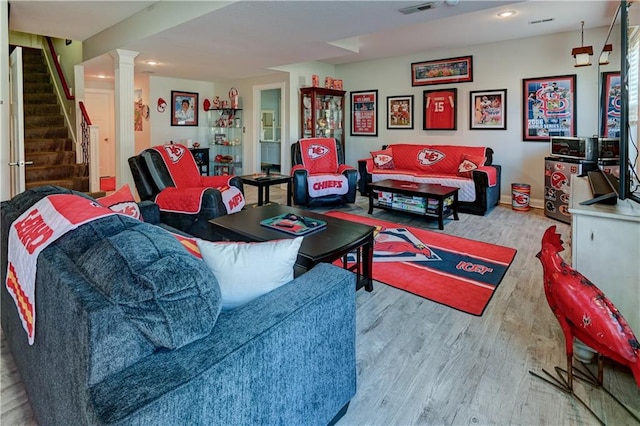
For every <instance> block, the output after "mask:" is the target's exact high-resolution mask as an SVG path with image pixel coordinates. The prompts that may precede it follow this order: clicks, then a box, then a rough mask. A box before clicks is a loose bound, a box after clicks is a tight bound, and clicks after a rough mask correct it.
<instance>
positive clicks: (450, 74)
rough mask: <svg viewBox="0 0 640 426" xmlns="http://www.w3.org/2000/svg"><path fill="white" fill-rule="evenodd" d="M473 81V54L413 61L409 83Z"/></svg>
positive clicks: (428, 83) (414, 84) (421, 84)
mask: <svg viewBox="0 0 640 426" xmlns="http://www.w3.org/2000/svg"><path fill="white" fill-rule="evenodd" d="M470 81H473V56H460V57H457V58H447V59H438V60H435V61H423V62H413V63H412V64H411V85H412V86H427V85H431V84H446V83H466V82H470Z"/></svg>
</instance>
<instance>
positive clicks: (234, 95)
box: [229, 87, 239, 109]
mask: <svg viewBox="0 0 640 426" xmlns="http://www.w3.org/2000/svg"><path fill="white" fill-rule="evenodd" d="M229 101H231V108H233V109H238V105H239V103H238V89H236V88H235V87H232V88H231V89H229Z"/></svg>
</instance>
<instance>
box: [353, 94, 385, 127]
mask: <svg viewBox="0 0 640 426" xmlns="http://www.w3.org/2000/svg"><path fill="white" fill-rule="evenodd" d="M351 136H378V91H377V90H362V91H357V92H351Z"/></svg>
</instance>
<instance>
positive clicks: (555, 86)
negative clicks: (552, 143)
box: [522, 74, 577, 142]
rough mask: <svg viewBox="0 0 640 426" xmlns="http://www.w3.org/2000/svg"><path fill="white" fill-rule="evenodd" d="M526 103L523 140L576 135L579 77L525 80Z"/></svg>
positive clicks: (523, 100)
mask: <svg viewBox="0 0 640 426" xmlns="http://www.w3.org/2000/svg"><path fill="white" fill-rule="evenodd" d="M522 102H523V107H522V111H523V113H522V140H524V141H533V142H549V140H550V139H551V137H552V136H575V134H576V129H577V116H576V75H575V74H571V75H560V76H553V77H538V78H525V79H523V80H522Z"/></svg>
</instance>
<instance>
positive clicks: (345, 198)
mask: <svg viewBox="0 0 640 426" xmlns="http://www.w3.org/2000/svg"><path fill="white" fill-rule="evenodd" d="M320 139H325V140H328V141H332V142H331V144H330V145H331V147H332V148H333V147H335V150H336V155H337V160H338V168H337V170H335V171H332V172H331V173H335V174H337V175H343V176H345V177H346V178H347V182H348V191H347V193H346V194H330V195H323V196H319V197H314V196H312V195H310V194H309V182H308V178H309V176H310V175H312V173H310V172H309V170H307V169H306V168H305V165H304V162H303V155H302V152H301V148H300V141H298V142H296V143H294V144H293V145H291V166H292V168H291V175H292V176H293V201H294V204H296V205H302V206H308V207H318V206H327V205H339V204H346V203H355V201H356V189H357V185H358V171H357V170H356V169H355V168H354V167H352V166H349V165H346V164H344V152H343V151H342V144H340V143H339V142H337V141H336V140H335V139H327V138H320Z"/></svg>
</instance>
